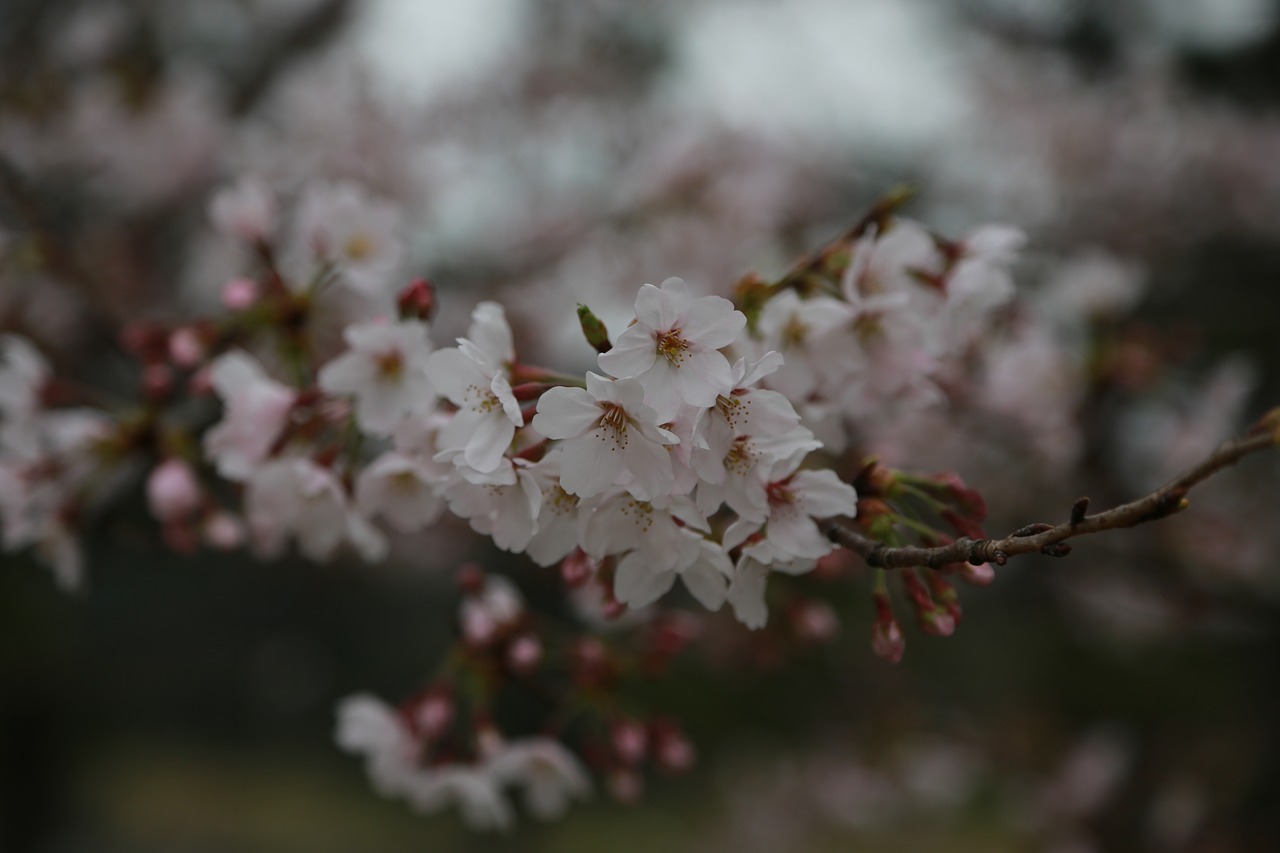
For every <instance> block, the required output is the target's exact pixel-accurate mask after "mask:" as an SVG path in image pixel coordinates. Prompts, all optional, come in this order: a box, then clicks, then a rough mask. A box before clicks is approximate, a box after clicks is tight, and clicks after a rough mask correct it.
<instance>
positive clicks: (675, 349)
mask: <svg viewBox="0 0 1280 853" xmlns="http://www.w3.org/2000/svg"><path fill="white" fill-rule="evenodd" d="M688 349H689V342H688V341H686V340H685V339H684V336H683V335H681V334H680V330H679V329H672V330H670V331H669V332H663V333H662V334H660V335H658V353H659V354H660V355H662V356H664V357H665V358H666V359H667V361H669V362H671V364H673V365H674V366H676V367H679V366H680V363H681V362H683V361H684V360H685V359H686V358H688V354H687V353H688Z"/></svg>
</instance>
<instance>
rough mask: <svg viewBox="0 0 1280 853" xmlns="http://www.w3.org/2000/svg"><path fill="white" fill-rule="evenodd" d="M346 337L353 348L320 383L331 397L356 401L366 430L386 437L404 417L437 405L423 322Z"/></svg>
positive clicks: (351, 331) (367, 328)
mask: <svg viewBox="0 0 1280 853" xmlns="http://www.w3.org/2000/svg"><path fill="white" fill-rule="evenodd" d="M343 336H344V337H345V338H346V340H347V343H348V345H350V347H351V349H350V350H348V351H347V352H346V353H345V354H343V355H341V356H339V357H338V358H336V359H334V360H333V361H331V362H329V363H328V364H326V365H325V366H324V367H323V368H322V369H321V371H320V376H319V383H320V387H321V388H322V389H324V390H325V391H327V392H329V393H330V394H352V395H354V396H355V398H356V417H357V419H358V420H359V422H360V426H361V428H362V429H364V430H365V431H367V432H371V433H375V434H380V435H386V434H388V433H390V432H391V431H392V430H393V429H394V428H395V426H396V424H397V423H398V422H399V421H400V420H401V419H402V418H405V417H407V416H409V415H411V414H414V413H415V412H421V411H425V410H427V409H428V408H430V406H431V404H432V403H434V402H435V391H434V389H433V388H432V385H431V379H430V377H429V375H428V373H427V359H428V356H430V354H431V341H430V339H429V338H428V336H427V327H426V324H425V323H420V322H417V321H413V320H405V321H401V322H398V323H380V322H376V321H375V322H371V323H360V324H356V325H352V326H348V327H347V329H346V331H345V332H344V333H343Z"/></svg>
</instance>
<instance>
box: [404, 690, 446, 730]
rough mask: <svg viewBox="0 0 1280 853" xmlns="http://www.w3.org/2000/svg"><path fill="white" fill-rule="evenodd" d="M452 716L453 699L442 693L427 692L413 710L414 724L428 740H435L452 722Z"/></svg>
mask: <svg viewBox="0 0 1280 853" xmlns="http://www.w3.org/2000/svg"><path fill="white" fill-rule="evenodd" d="M453 717H454V705H453V700H452V699H450V698H449V696H447V695H445V694H444V693H431V694H429V695H428V696H426V697H425V698H423V699H422V700H421V701H420V702H419V703H418V705H417V707H416V708H415V709H414V712H413V722H414V725H415V726H416V728H417V729H418V731H419V732H421V733H422V734H423V736H424V737H426V738H427V739H428V740H435V739H436V738H438V737H440V736H441V735H443V734H444V733H445V732H446V731H447V730H448V729H449V726H450V725H452V724H453Z"/></svg>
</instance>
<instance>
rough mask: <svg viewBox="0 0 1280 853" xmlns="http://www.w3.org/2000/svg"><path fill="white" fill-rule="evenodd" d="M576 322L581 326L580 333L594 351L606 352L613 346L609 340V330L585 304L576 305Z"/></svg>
mask: <svg viewBox="0 0 1280 853" xmlns="http://www.w3.org/2000/svg"><path fill="white" fill-rule="evenodd" d="M578 323H579V325H581V326H582V335H583V337H585V338H586V339H587V343H589V344H591V346H592V347H593V348H594V349H595V351H596V352H608V351H609V350H610V349H612V348H613V344H611V343H610V342H609V330H608V329H606V328H605V325H604V323H603V322H602V321H601V320H600V318H599V317H597V316H596V315H595V314H593V313H592V312H591V309H590V308H588V307H587V306H585V305H582V304H579V305H578Z"/></svg>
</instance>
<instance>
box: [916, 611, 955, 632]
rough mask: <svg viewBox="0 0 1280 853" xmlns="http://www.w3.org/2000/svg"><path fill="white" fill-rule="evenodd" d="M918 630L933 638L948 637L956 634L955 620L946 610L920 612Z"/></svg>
mask: <svg viewBox="0 0 1280 853" xmlns="http://www.w3.org/2000/svg"><path fill="white" fill-rule="evenodd" d="M920 629H921V630H922V631H924V632H925V633H926V634H932V635H933V636H935V637H950V636H951V635H952V634H954V633H955V632H956V619H955V617H954V616H952V615H951V613H949V612H948V611H947V609H946V608H943V607H937V608H934V609H933V610H922V611H920Z"/></svg>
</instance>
